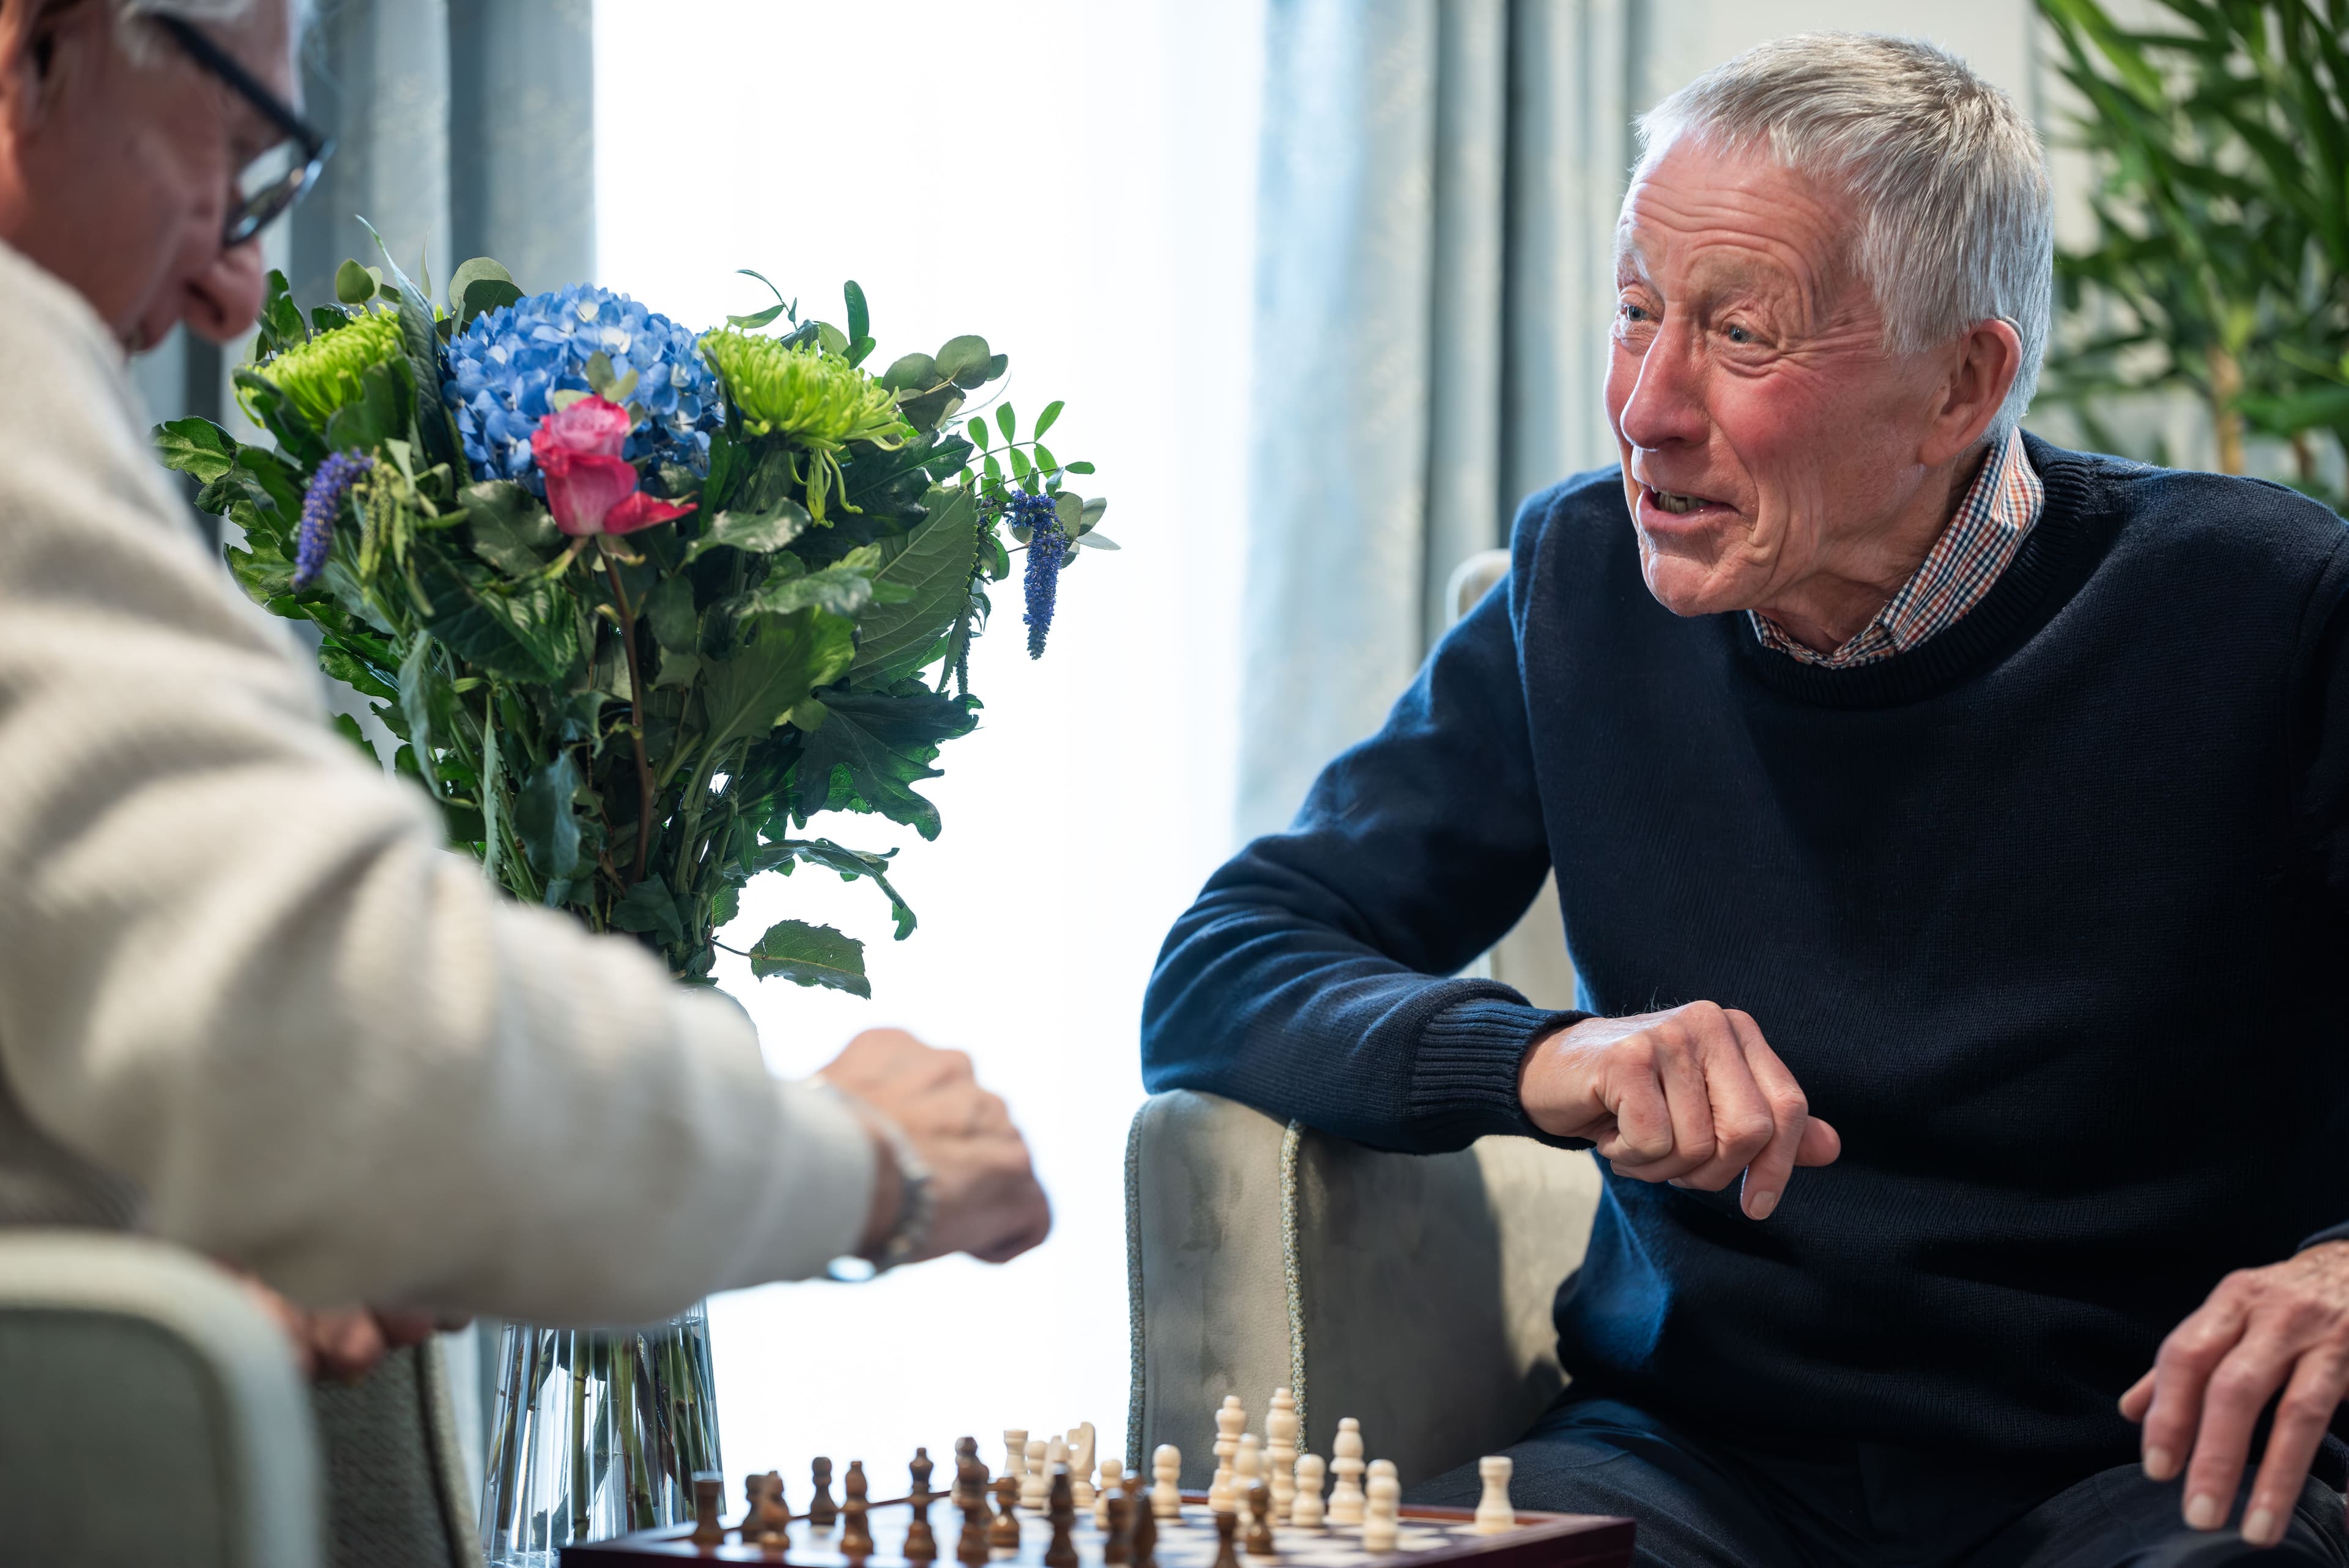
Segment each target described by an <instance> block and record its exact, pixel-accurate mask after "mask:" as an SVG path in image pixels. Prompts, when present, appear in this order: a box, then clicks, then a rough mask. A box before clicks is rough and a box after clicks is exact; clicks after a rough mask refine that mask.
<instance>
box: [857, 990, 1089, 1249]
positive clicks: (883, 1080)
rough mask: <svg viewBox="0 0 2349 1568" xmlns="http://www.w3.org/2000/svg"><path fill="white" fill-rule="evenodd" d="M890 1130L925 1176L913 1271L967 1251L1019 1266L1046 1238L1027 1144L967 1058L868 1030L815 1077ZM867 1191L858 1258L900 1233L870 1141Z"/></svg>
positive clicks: (898, 1194)
mask: <svg viewBox="0 0 2349 1568" xmlns="http://www.w3.org/2000/svg"><path fill="white" fill-rule="evenodd" d="M821 1076H822V1077H823V1080H824V1082H826V1083H828V1084H830V1085H833V1087H834V1088H837V1089H840V1090H842V1091H843V1092H844V1093H846V1094H849V1095H852V1096H855V1097H856V1098H857V1099H859V1100H862V1101H864V1103H865V1104H866V1105H868V1106H872V1107H873V1108H874V1110H876V1111H879V1112H880V1113H882V1114H883V1115H884V1116H887V1117H888V1118H889V1119H890V1120H892V1121H894V1122H895V1123H896V1124H897V1126H898V1127H899V1128H900V1129H902V1130H903V1131H904V1133H905V1136H906V1137H909V1138H911V1139H912V1140H913V1143H914V1148H915V1151H916V1153H918V1154H919V1155H920V1156H921V1157H922V1158H923V1159H924V1160H926V1161H927V1162H928V1164H929V1168H930V1200H931V1204H932V1209H931V1218H930V1230H929V1234H928V1236H927V1237H926V1238H925V1239H924V1241H923V1243H922V1248H921V1251H918V1252H917V1253H916V1254H915V1257H914V1259H913V1260H911V1261H914V1262H918V1261H920V1260H921V1259H924V1258H937V1257H944V1256H945V1255H946V1254H947V1253H948V1252H968V1253H969V1254H970V1255H971V1256H973V1257H975V1258H979V1259H983V1260H984V1261H986V1262H990V1263H1000V1262H1004V1261H1006V1260H1007V1259H1010V1258H1016V1257H1018V1256H1019V1254H1020V1253H1022V1252H1024V1251H1028V1249H1029V1248H1030V1247H1033V1246H1034V1245H1036V1243H1037V1242H1039V1241H1042V1240H1043V1239H1044V1238H1045V1236H1046V1235H1047V1234H1048V1233H1050V1231H1051V1229H1052V1206H1051V1204H1050V1201H1049V1200H1047V1199H1046V1198H1045V1197H1044V1189H1043V1188H1041V1187H1040V1186H1038V1185H1037V1182H1036V1171H1035V1168H1034V1166H1033V1165H1032V1164H1030V1161H1029V1158H1028V1144H1027V1141H1026V1140H1025V1139H1023V1138H1022V1137H1020V1136H1019V1128H1017V1127H1013V1126H1012V1125H1011V1116H1010V1113H1009V1111H1007V1110H1006V1109H1005V1108H1004V1105H1003V1102H1002V1101H1001V1100H1000V1099H998V1098H997V1097H996V1096H993V1095H990V1094H988V1092H987V1091H986V1090H985V1089H982V1088H980V1087H979V1086H978V1080H977V1079H976V1078H974V1077H973V1076H972V1075H971V1071H970V1058H969V1057H968V1056H966V1055H964V1054H962V1053H961V1052H959V1051H934V1050H932V1049H931V1048H930V1047H929V1046H927V1045H925V1044H922V1043H921V1042H920V1041H918V1040H916V1039H915V1038H914V1037H913V1036H912V1035H910V1034H908V1033H905V1031H904V1030H902V1029H868V1030H866V1031H865V1032H864V1033H862V1034H859V1035H858V1036H857V1037H856V1038H855V1039H854V1040H851V1041H850V1042H849V1043H848V1049H846V1050H845V1051H843V1052H842V1053H841V1054H839V1055H838V1056H836V1057H834V1058H833V1063H832V1064H831V1065H830V1066H828V1067H826V1068H825V1069H824V1070H823V1073H822V1074H821ZM874 1143H875V1145H876V1146H877V1147H878V1148H879V1151H880V1171H881V1179H880V1180H879V1181H878V1182H876V1183H875V1184H874V1192H873V1210H872V1213H871V1215H870V1217H869V1218H868V1220H867V1221H866V1226H865V1232H864V1249H863V1250H864V1251H865V1253H866V1254H867V1255H870V1254H871V1253H873V1252H874V1251H877V1250H878V1249H879V1248H880V1247H881V1246H882V1245H883V1243H885V1241H887V1240H888V1238H889V1235H890V1233H891V1232H892V1231H895V1229H896V1228H897V1214H898V1210H899V1207H900V1205H901V1203H902V1201H903V1199H904V1184H903V1181H902V1179H900V1176H899V1173H898V1170H897V1162H896V1160H895V1158H894V1157H893V1156H892V1155H891V1154H890V1152H889V1149H888V1146H887V1143H886V1142H885V1140H883V1139H881V1138H880V1137H878V1136H877V1135H876V1137H875V1138H874Z"/></svg>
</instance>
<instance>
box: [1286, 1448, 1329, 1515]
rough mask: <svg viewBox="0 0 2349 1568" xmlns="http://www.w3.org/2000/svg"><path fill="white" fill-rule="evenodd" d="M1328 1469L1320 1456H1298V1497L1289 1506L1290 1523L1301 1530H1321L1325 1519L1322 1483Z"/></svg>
mask: <svg viewBox="0 0 2349 1568" xmlns="http://www.w3.org/2000/svg"><path fill="white" fill-rule="evenodd" d="M1328 1473H1329V1472H1328V1469H1327V1467H1325V1466H1324V1465H1323V1464H1322V1462H1321V1456H1320V1455H1319V1454H1299V1455H1298V1456H1297V1496H1296V1499H1295V1501H1292V1502H1291V1503H1290V1505H1289V1510H1288V1522H1289V1523H1291V1524H1293V1525H1295V1526H1297V1528H1299V1530H1319V1529H1320V1528H1321V1521H1322V1518H1323V1517H1324V1514H1323V1510H1322V1506H1321V1483H1322V1481H1323V1480H1324V1479H1326V1477H1327V1475H1328Z"/></svg>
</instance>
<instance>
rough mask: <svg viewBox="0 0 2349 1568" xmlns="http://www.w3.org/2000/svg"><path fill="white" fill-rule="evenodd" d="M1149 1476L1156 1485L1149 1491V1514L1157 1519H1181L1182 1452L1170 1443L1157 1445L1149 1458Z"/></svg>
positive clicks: (1138, 1478)
mask: <svg viewBox="0 0 2349 1568" xmlns="http://www.w3.org/2000/svg"><path fill="white" fill-rule="evenodd" d="M1150 1475H1151V1479H1152V1480H1154V1481H1155V1482H1156V1483H1157V1484H1156V1485H1154V1486H1153V1487H1152V1488H1151V1489H1150V1511H1151V1513H1152V1514H1153V1515H1154V1516H1155V1517H1157V1518H1159V1519H1180V1518H1182V1517H1183V1450H1182V1449H1178V1448H1176V1447H1175V1446H1174V1444H1172V1443H1161V1444H1159V1445H1158V1451H1157V1452H1155V1453H1154V1454H1152V1455H1151V1456H1150ZM1134 1479H1136V1480H1140V1479H1141V1478H1140V1477H1138V1476H1137V1477H1136V1478H1134Z"/></svg>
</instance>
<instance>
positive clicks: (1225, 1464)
mask: <svg viewBox="0 0 2349 1568" xmlns="http://www.w3.org/2000/svg"><path fill="white" fill-rule="evenodd" d="M1246 1430H1247V1411H1246V1410H1244V1409H1242V1408H1241V1407H1240V1397H1239V1396H1238V1395H1237V1394H1226V1395H1225V1396H1224V1403H1223V1407H1222V1408H1221V1409H1219V1410H1217V1411H1216V1479H1215V1480H1213V1481H1210V1482H1209V1483H1208V1485H1207V1506H1208V1507H1209V1508H1212V1509H1214V1510H1215V1511H1216V1512H1217V1513H1229V1512H1231V1511H1232V1460H1233V1459H1234V1458H1235V1457H1236V1456H1237V1454H1238V1453H1239V1451H1240V1434H1241V1433H1242V1432H1244V1431H1246Z"/></svg>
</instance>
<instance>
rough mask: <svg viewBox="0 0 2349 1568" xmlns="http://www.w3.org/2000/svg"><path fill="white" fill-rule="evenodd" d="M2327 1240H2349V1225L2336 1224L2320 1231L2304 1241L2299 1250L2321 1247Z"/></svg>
mask: <svg viewBox="0 0 2349 1568" xmlns="http://www.w3.org/2000/svg"><path fill="white" fill-rule="evenodd" d="M2327 1241H2349V1225H2335V1226H2333V1228H2332V1229H2331V1230H2329V1231H2318V1232H2317V1233H2316V1234H2315V1235H2313V1236H2311V1237H2310V1238H2308V1240H2306V1241H2302V1243H2301V1244H2300V1246H2299V1248H2298V1251H2302V1252H2305V1251H2308V1250H2309V1249H2310V1248H2311V1247H2321V1246H2323V1245H2324V1243H2325V1242H2327Z"/></svg>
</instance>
